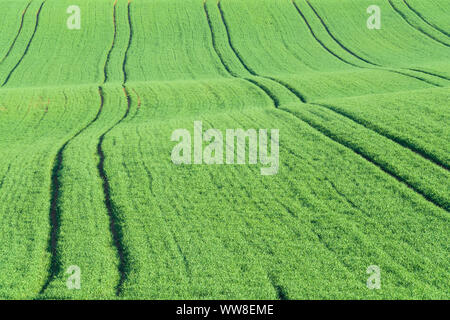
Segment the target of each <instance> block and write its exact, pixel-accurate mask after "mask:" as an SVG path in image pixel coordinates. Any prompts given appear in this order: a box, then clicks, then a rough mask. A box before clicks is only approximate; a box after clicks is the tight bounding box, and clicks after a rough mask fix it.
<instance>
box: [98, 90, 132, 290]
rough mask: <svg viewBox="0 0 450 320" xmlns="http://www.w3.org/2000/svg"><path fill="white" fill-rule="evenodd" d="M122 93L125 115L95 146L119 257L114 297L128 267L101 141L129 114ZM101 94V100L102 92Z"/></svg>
mask: <svg viewBox="0 0 450 320" xmlns="http://www.w3.org/2000/svg"><path fill="white" fill-rule="evenodd" d="M123 91H124V94H125V95H126V97H127V110H126V111H125V114H124V115H123V117H122V118H121V119H120V120H119V121H117V122H116V123H115V124H114V125H113V126H111V127H110V128H109V129H108V130H106V131H105V132H104V133H103V134H102V135H101V136H100V138H99V140H98V144H97V155H98V157H99V162H98V165H97V169H98V172H99V175H100V178H101V179H102V181H103V194H104V203H105V207H106V210H107V211H108V216H109V226H110V231H111V235H112V238H113V242H114V246H115V247H116V250H117V254H118V256H119V274H120V279H119V283H118V284H117V287H116V295H120V293H121V290H122V285H123V283H124V282H125V279H126V271H127V269H128V265H127V262H126V256H127V254H126V252H125V248H124V246H123V231H122V227H121V225H120V224H118V223H117V221H118V220H119V219H118V218H119V217H118V215H117V209H116V207H115V205H114V203H113V201H112V199H111V191H110V190H111V187H110V184H109V180H108V176H107V174H106V171H105V153H104V151H103V141H104V139H105V136H106V135H107V134H108V133H109V132H110V131H111V130H113V129H114V128H115V127H116V126H117V125H119V124H120V123H121V122H122V121H123V120H124V119H125V118H126V117H127V116H128V113H129V111H130V107H131V101H130V98H129V95H128V92H127V90H126V88H125V86H123ZM101 94H102V99H103V91H102V93H101Z"/></svg>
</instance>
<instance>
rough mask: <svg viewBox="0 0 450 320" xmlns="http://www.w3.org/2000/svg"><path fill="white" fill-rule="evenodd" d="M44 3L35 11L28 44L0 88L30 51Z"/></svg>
mask: <svg viewBox="0 0 450 320" xmlns="http://www.w3.org/2000/svg"><path fill="white" fill-rule="evenodd" d="M46 1H47V0H44V1H43V2H42V3H41V6H40V7H39V9H38V11H37V13H36V23H35V25H34V31H33V34H32V35H31V37H30V40H29V41H28V43H27V46H26V48H25V51H24V52H23V54H22V57H21V58H20V59H19V61H18V62H17V63H16V65H15V66H14V67H13V68H12V69H11V71H10V72H9V74H8V76H7V77H6V79H5V81H4V82H3V84H2V85H1V86H2V87H4V86H5V85H6V84H7V83H8V81H9V79H10V78H11V76H12V74H13V73H14V71H16V69H17V67H18V66H19V65H20V63H21V62H22V60H23V59H24V58H25V56H26V54H27V52H28V50H29V49H30V45H31V42H32V41H33V39H34V36H35V35H36V31H37V28H38V26H39V15H40V14H41V11H42V8H43V6H44V4H45V2H46Z"/></svg>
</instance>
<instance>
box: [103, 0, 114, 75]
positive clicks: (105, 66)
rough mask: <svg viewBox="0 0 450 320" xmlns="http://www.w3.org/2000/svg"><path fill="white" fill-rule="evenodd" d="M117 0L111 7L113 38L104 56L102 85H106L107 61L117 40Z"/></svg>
mask: <svg viewBox="0 0 450 320" xmlns="http://www.w3.org/2000/svg"><path fill="white" fill-rule="evenodd" d="M116 11H117V0H116V1H114V5H113V24H114V36H113V41H112V43H111V47H110V48H109V51H108V54H107V55H106V62H105V65H104V68H103V74H104V79H103V83H106V82H107V81H108V70H107V69H108V65H109V60H110V57H111V53H112V51H113V48H114V44H115V43H116V38H117V23H116V14H117V12H116Z"/></svg>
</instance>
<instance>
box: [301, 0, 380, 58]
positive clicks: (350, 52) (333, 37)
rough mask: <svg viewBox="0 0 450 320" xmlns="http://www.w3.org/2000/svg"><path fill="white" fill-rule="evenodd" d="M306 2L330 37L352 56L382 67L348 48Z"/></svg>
mask: <svg viewBox="0 0 450 320" xmlns="http://www.w3.org/2000/svg"><path fill="white" fill-rule="evenodd" d="M305 1H306V3H307V4H308V6H309V7H310V8H311V10H312V11H313V12H314V14H315V15H316V17H317V18H318V19H319V20H320V22H321V23H322V25H323V27H324V28H325V30H326V31H327V32H328V34H329V35H330V37H331V38H332V39H333V40H334V41H335V42H336V43H337V44H338V45H339V46H340V47H341V48H342V49H344V50H345V51H347V52H348V53H349V54H351V55H352V56H354V57H355V58H357V59H358V60H361V61H364V62H365V63H368V64H370V65H373V66H376V67H382V66H381V65H379V64H377V63H374V62H371V61H369V60H367V59H365V58H363V57H361V56H359V55H358V54H357V53H355V52H353V51H352V50H350V49H349V48H347V47H346V46H344V44H342V43H341V42H340V41H339V40H338V39H337V38H336V37H335V36H334V34H333V33H331V31H330V29H329V28H328V26H327V25H326V24H325V22H324V21H323V19H322V17H321V16H320V15H319V14H318V13H317V11H316V9H315V8H314V7H313V6H312V5H311V3H310V2H309V1H308V0H305Z"/></svg>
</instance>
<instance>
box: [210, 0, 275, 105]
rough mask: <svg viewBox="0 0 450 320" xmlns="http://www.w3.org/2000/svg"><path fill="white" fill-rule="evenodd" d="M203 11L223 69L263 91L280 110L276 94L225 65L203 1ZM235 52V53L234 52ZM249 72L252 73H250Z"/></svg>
mask: <svg viewBox="0 0 450 320" xmlns="http://www.w3.org/2000/svg"><path fill="white" fill-rule="evenodd" d="M203 9H204V11H205V15H206V20H207V21H208V26H209V30H210V32H211V39H212V45H213V48H214V51H215V52H216V55H217V56H218V57H219V60H220V62H221V63H222V65H223V67H224V68H225V70H226V71H227V72H228V74H229V75H230V76H232V77H234V78H236V79H242V80H244V81H247V82H249V83H250V84H251V85H252V86H255V87H257V88H258V90H261V91H263V93H264V94H266V95H268V96H269V97H270V99H271V100H272V102H273V104H274V105H275V107H276V108H278V106H279V105H280V101H279V100H278V98H277V97H276V96H275V95H274V94H273V93H272V92H271V91H270V90H269V89H268V88H267V87H266V86H264V85H262V84H260V83H259V82H258V81H256V80H254V79H250V78H241V77H239V76H238V75H237V74H236V73H234V72H233V71H232V70H231V69H230V67H229V66H228V65H227V64H226V63H225V60H224V58H223V56H222V54H221V53H220V51H219V50H218V49H217V44H216V37H215V35H214V30H213V27H212V23H211V18H210V15H209V11H208V8H207V6H206V0H204V1H203ZM225 28H226V26H225ZM228 43H229V44H230V47H231V41H230V38H229V37H228ZM233 52H235V51H234V50H233ZM235 54H236V52H235ZM236 56H237V55H236ZM238 59H239V57H238ZM239 61H241V60H239ZM242 63H243V62H242V61H241V64H242ZM243 66H244V68H245V65H244V64H243ZM247 70H248V69H247ZM249 72H250V71H249ZM250 73H251V72H250Z"/></svg>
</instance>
